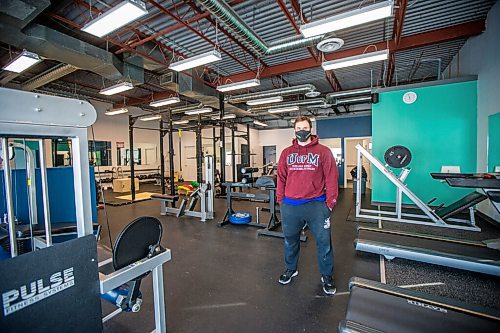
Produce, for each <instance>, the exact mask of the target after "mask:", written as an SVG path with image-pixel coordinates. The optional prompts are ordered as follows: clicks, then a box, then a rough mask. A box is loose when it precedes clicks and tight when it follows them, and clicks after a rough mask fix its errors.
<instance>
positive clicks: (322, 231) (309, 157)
mask: <svg viewBox="0 0 500 333" xmlns="http://www.w3.org/2000/svg"><path fill="white" fill-rule="evenodd" d="M311 128H312V123H311V120H310V119H309V118H308V117H305V116H298V117H297V118H296V119H295V127H294V129H295V139H293V141H292V145H291V146H290V147H288V148H286V149H285V150H283V152H282V153H281V156H280V159H279V162H278V187H277V191H276V195H277V199H278V202H279V203H280V205H281V206H280V207H281V208H280V209H281V220H282V226H283V233H284V236H285V267H286V270H285V272H284V273H283V274H282V275H281V276H280V278H279V283H281V284H288V283H290V282H291V281H292V278H293V277H295V276H297V275H298V274H299V272H298V271H297V263H298V260H299V251H300V234H301V232H302V229H303V228H304V226H305V225H306V224H307V226H308V227H309V229H311V231H312V233H313V234H314V237H315V239H316V254H317V257H318V265H319V271H320V274H321V282H322V283H323V291H324V292H325V293H326V294H328V295H333V294H335V291H336V288H335V285H334V283H333V248H332V240H331V230H330V214H331V211H332V209H333V207H334V206H335V204H336V203H337V196H338V170H337V164H336V163H335V159H334V157H333V154H332V152H331V151H330V149H329V148H328V147H326V146H323V145H321V144H319V138H318V137H317V136H316V135H311Z"/></svg>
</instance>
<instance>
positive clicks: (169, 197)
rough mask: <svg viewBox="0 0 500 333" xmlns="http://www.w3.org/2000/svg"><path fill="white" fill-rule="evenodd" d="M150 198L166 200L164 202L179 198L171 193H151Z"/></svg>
mask: <svg viewBox="0 0 500 333" xmlns="http://www.w3.org/2000/svg"><path fill="white" fill-rule="evenodd" d="M151 199H153V200H159V201H166V202H176V201H177V200H179V196H178V195H171V194H159V193H155V194H151Z"/></svg>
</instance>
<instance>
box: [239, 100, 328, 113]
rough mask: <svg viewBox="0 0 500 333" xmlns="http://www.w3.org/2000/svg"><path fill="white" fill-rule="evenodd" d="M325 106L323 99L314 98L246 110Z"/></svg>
mask: <svg viewBox="0 0 500 333" xmlns="http://www.w3.org/2000/svg"><path fill="white" fill-rule="evenodd" d="M323 104H325V99H324V98H315V99H303V100H300V101H293V102H287V103H281V104H268V105H264V106H258V107H255V108H250V109H248V111H249V112H258V111H263V110H269V109H278V108H286V107H290V106H306V105H307V106H309V105H318V106H320V105H323Z"/></svg>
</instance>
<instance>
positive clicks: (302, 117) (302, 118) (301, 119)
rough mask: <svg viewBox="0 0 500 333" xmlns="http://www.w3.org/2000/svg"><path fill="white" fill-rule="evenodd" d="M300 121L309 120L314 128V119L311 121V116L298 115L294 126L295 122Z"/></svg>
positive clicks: (310, 125)
mask: <svg viewBox="0 0 500 333" xmlns="http://www.w3.org/2000/svg"><path fill="white" fill-rule="evenodd" d="M299 121H307V122H308V123H309V127H310V128H312V127H313V124H312V121H311V118H309V117H307V116H297V118H295V122H294V123H293V127H294V128H295V124H296V123H297V122H299Z"/></svg>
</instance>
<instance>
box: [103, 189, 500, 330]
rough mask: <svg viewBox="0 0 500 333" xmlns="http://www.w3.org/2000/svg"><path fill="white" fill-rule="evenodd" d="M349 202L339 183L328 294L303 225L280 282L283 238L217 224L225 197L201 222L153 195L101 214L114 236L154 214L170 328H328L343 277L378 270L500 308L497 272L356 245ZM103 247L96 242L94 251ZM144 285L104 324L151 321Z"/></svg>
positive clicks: (341, 307) (400, 281)
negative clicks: (132, 302)
mask: <svg viewBox="0 0 500 333" xmlns="http://www.w3.org/2000/svg"><path fill="white" fill-rule="evenodd" d="M367 198H369V195H367ZM353 204H354V197H353V194H352V190H351V189H345V190H341V191H340V196H339V202H338V204H337V207H336V208H335V210H334V213H333V216H332V237H333V245H334V249H335V266H334V267H335V283H336V286H337V293H336V295H335V296H334V297H328V296H325V295H324V294H323V291H322V288H321V283H320V276H319V273H318V268H317V262H316V252H315V250H316V249H315V243H314V239H313V237H312V236H309V233H308V236H309V237H308V240H307V242H306V243H302V246H301V256H300V261H299V269H298V270H299V276H298V277H296V278H294V280H293V283H291V284H289V285H286V286H282V285H280V284H279V283H278V282H277V280H278V277H279V275H280V274H281V273H282V271H283V269H284V265H283V258H282V255H283V249H282V243H283V240H282V239H279V238H272V237H263V236H257V235H256V231H257V228H255V227H249V226H233V225H227V226H224V227H222V228H220V227H218V226H217V225H216V224H217V222H219V221H220V220H221V219H222V217H223V214H224V212H225V208H226V207H225V199H216V200H215V211H216V218H215V219H214V220H212V221H209V222H206V223H203V222H200V221H199V220H198V219H196V218H191V217H182V218H180V219H177V218H175V217H172V216H160V214H159V204H158V202H156V201H152V200H147V201H142V202H138V203H134V204H131V205H125V206H119V207H112V206H108V207H107V215H108V219H109V225H110V230H111V235H112V238H113V239H114V238H115V237H116V236H117V235H118V233H119V232H120V230H121V229H122V228H123V227H124V226H125V225H126V224H128V223H129V222H130V221H131V220H132V219H134V218H135V217H138V216H144V215H150V216H156V217H158V218H159V219H160V220H161V221H162V223H163V226H164V236H163V242H162V245H163V246H165V247H167V248H170V249H171V250H172V260H171V261H169V262H167V263H166V264H165V265H164V280H165V300H166V312H167V326H168V331H169V332H240V333H243V332H336V331H337V326H338V323H339V321H340V320H342V319H343V318H344V317H345V311H346V307H347V302H348V298H349V293H348V281H349V279H350V278H351V277H352V276H359V277H363V278H367V279H372V280H376V281H380V280H381V272H382V279H384V278H385V279H386V281H387V283H390V284H394V285H399V286H401V285H405V286H409V287H410V288H415V289H419V290H423V291H426V292H429V293H436V294H439V295H443V296H449V297H453V298H457V299H460V300H463V301H466V302H469V303H474V304H479V305H483V306H490V307H495V308H500V279H498V278H494V277H490V276H486V275H483V274H476V273H471V272H465V271H461V270H457V269H450V268H445V267H439V266H435V265H427V264H422V263H416V262H411V261H407V260H403V259H394V260H392V261H390V262H387V261H384V260H381V259H380V258H379V256H376V255H372V254H363V253H356V252H355V250H354V246H353V241H354V239H355V238H356V227H357V226H358V225H360V223H355V222H351V221H347V218H348V215H349V212H350V210H351V208H352V207H353ZM256 206H259V207H266V206H267V204H265V203H260V202H248V201H235V202H234V204H233V208H234V209H235V210H236V211H249V212H251V213H254V212H255V207H256ZM267 217H268V213H266V212H261V214H260V219H261V221H260V222H261V223H264V222H265V221H266V218H267ZM478 220H479V219H478ZM99 221H100V223H101V224H102V225H103V231H102V234H101V244H102V245H103V246H109V240H108V233H107V227H106V222H105V216H104V211H103V210H100V211H99ZM478 224H479V225H480V226H481V227H483V230H484V231H485V232H484V234H483V233H481V236H477V235H478V234H477V233H476V236H474V237H476V238H478V237H479V238H481V239H487V238H492V237H491V236H496V237H500V234H496V231H495V230H494V229H492V228H489V227H488V225H487V224H485V223H484V222H482V221H480V220H479V221H478ZM364 225H369V226H374V225H373V224H364ZM391 227H392V226H391ZM107 255H108V256H109V253H105V251H101V253H100V256H101V258H100V259H102V258H104V257H105V256H107ZM381 261H382V262H383V263H382V264H381ZM151 288H152V283H151V277H147V278H146V279H145V280H144V282H143V286H142V289H141V290H142V294H143V300H144V303H143V307H142V309H141V311H140V312H139V313H127V314H120V315H118V316H117V317H115V318H113V319H111V320H110V321H108V322H107V323H105V325H104V331H105V332H149V331H151V330H153V329H154V312H153V305H152V301H153V300H152V290H151ZM102 304H103V313H104V314H107V313H110V312H111V311H113V310H114V308H113V307H112V306H111V305H109V304H108V303H106V302H103V303H102Z"/></svg>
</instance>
